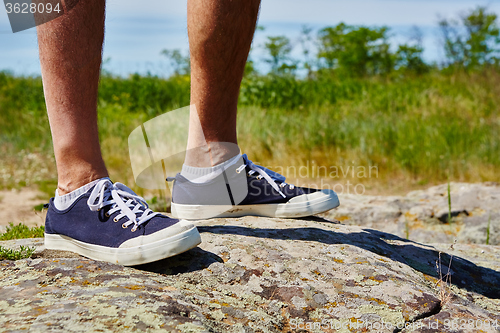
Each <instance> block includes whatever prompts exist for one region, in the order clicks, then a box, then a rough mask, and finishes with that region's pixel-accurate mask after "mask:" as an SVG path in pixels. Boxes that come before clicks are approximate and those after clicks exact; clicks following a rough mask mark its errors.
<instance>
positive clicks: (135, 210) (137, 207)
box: [87, 179, 159, 232]
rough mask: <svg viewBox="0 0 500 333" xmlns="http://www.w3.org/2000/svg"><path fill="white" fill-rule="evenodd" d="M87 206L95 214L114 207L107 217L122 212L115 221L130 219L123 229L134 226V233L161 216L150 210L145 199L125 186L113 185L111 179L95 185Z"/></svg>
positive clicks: (107, 213)
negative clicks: (106, 207)
mask: <svg viewBox="0 0 500 333" xmlns="http://www.w3.org/2000/svg"><path fill="white" fill-rule="evenodd" d="M125 200H126V201H125ZM87 205H88V206H89V208H90V210H91V211H94V212H95V211H99V210H100V209H101V208H103V207H105V206H109V205H112V207H111V209H110V210H109V211H107V212H106V216H110V215H111V214H113V213H115V212H118V211H120V214H118V215H117V216H115V218H114V219H113V221H114V222H118V221H119V220H120V219H122V218H125V217H126V218H128V221H126V222H125V223H123V224H122V227H123V228H128V227H129V226H130V225H132V224H133V225H134V226H133V227H132V229H131V231H132V232H134V231H136V230H137V228H138V227H139V226H140V225H141V224H143V223H145V222H147V221H149V220H150V219H152V218H153V217H155V216H156V215H158V214H159V213H155V212H153V211H152V210H151V209H149V206H148V204H147V202H146V200H144V198H143V197H141V196H138V195H137V194H135V193H134V191H132V190H131V189H129V188H128V187H127V186H125V185H124V184H122V183H112V182H111V181H110V180H109V179H103V180H101V181H99V182H98V183H97V184H96V185H95V187H94V189H93V190H92V193H90V197H89V199H88V200H87ZM141 213H142V214H141ZM138 215H140V216H138Z"/></svg>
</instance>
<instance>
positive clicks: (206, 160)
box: [184, 142, 240, 168]
mask: <svg viewBox="0 0 500 333" xmlns="http://www.w3.org/2000/svg"><path fill="white" fill-rule="evenodd" d="M239 154H240V148H239V146H238V144H236V143H231V142H210V143H208V144H207V145H205V146H202V147H196V148H193V149H189V148H188V150H187V152H186V159H185V161H184V165H187V166H190V167H195V168H210V167H214V166H216V165H219V164H221V163H224V162H226V161H228V160H230V159H231V158H233V157H235V156H237V155H239Z"/></svg>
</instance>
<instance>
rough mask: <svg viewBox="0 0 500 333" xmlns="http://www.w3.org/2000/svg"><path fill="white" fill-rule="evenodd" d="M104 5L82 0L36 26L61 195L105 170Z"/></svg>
mask: <svg viewBox="0 0 500 333" xmlns="http://www.w3.org/2000/svg"><path fill="white" fill-rule="evenodd" d="M104 7H105V1H104V0H80V1H79V2H78V4H77V5H76V6H75V7H74V8H73V9H72V10H70V11H69V12H68V13H66V14H65V15H63V16H61V17H59V18H57V19H55V20H52V21H50V22H48V23H45V24H42V25H40V26H38V27H37V34H38V45H39V51H40V63H41V67H42V79H43V87H44V93H45V101H46V104H47V112H48V115H49V122H50V128H51V132H52V140H53V144H54V154H55V158H56V164H57V175H58V192H59V194H60V195H63V194H66V193H69V192H71V191H72V190H74V189H76V188H78V187H80V186H83V185H85V184H87V183H89V182H91V181H93V180H95V179H99V178H102V177H106V176H107V175H108V172H107V170H106V167H105V165H104V161H103V159H102V156H101V149H100V146H99V138H98V130H97V86H98V82H99V72H100V66H101V53H102V43H103V38H104Z"/></svg>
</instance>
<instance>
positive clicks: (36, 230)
mask: <svg viewBox="0 0 500 333" xmlns="http://www.w3.org/2000/svg"><path fill="white" fill-rule="evenodd" d="M44 232H45V228H44V227H43V226H40V227H31V228H30V227H28V226H26V225H24V224H22V223H19V224H18V225H14V223H12V222H11V223H9V226H8V227H7V230H6V231H5V232H4V233H3V234H0V241H6V240H11V239H21V238H40V237H43V236H44Z"/></svg>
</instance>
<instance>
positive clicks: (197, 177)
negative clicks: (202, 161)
mask: <svg viewBox="0 0 500 333" xmlns="http://www.w3.org/2000/svg"><path fill="white" fill-rule="evenodd" d="M240 158H241V154H238V155H236V156H235V157H233V158H230V159H229V160H227V161H225V162H222V163H220V164H217V165H216V166H213V167H210V168H197V167H192V166H189V165H185V164H184V165H183V166H182V171H181V175H182V176H183V177H184V178H186V179H187V180H189V181H190V182H192V183H197V184H201V183H206V182H208V181H210V180H212V179H214V178H215V177H217V176H218V175H220V174H221V173H222V172H223V171H225V170H227V168H229V167H230V166H231V165H233V164H235V163H237V162H238V160H239V159H240Z"/></svg>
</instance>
